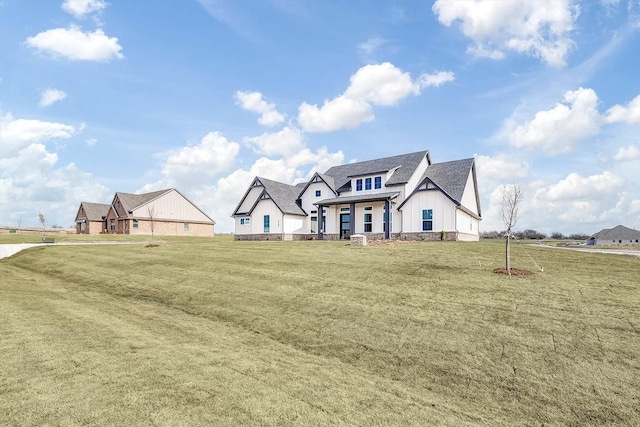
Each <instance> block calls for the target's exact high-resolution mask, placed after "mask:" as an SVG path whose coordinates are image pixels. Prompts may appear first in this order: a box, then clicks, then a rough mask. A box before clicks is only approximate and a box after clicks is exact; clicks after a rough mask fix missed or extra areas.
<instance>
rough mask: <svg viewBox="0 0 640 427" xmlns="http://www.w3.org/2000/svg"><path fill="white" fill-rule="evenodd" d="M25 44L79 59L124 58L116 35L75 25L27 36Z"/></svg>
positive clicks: (60, 55)
mask: <svg viewBox="0 0 640 427" xmlns="http://www.w3.org/2000/svg"><path fill="white" fill-rule="evenodd" d="M25 43H26V45H27V46H29V47H32V48H34V49H37V50H38V51H40V52H43V53H48V54H50V55H52V56H54V57H64V58H67V59H71V60H81V61H109V60H111V59H112V58H119V59H121V58H124V56H123V55H122V53H120V51H121V50H122V46H120V44H118V39H117V38H116V37H108V36H107V35H105V33H104V32H103V31H102V30H101V29H97V30H95V31H94V32H86V33H85V32H83V31H82V29H80V28H79V27H77V26H71V27H69V28H54V29H52V30H47V31H43V32H41V33H39V34H37V35H35V36H33V37H29V38H27V40H26V41H25Z"/></svg>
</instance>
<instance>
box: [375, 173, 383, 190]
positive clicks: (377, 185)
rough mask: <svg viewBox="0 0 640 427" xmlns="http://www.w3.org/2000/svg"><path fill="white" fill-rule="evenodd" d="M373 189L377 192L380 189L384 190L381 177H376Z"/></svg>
mask: <svg viewBox="0 0 640 427" xmlns="http://www.w3.org/2000/svg"><path fill="white" fill-rule="evenodd" d="M373 187H374V188H375V189H376V190H377V189H378V188H382V177H381V176H376V178H375V180H374V182H373Z"/></svg>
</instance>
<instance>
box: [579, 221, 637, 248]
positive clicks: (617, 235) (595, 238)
mask: <svg viewBox="0 0 640 427" xmlns="http://www.w3.org/2000/svg"><path fill="white" fill-rule="evenodd" d="M587 244H588V245H622V244H625V245H638V244H640V231H638V230H634V229H631V228H628V227H625V226H624V225H618V226H616V227H613V228H605V229H603V230H600V231H598V232H597V233H596V234H594V235H592V236H591V237H589V240H588V241H587Z"/></svg>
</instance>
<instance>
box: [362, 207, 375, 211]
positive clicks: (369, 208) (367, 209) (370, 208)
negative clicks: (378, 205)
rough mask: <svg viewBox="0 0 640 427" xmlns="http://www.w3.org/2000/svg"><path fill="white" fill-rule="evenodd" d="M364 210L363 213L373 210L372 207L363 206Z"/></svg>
mask: <svg viewBox="0 0 640 427" xmlns="http://www.w3.org/2000/svg"><path fill="white" fill-rule="evenodd" d="M364 210H365V211H372V210H373V207H371V206H365V208H364Z"/></svg>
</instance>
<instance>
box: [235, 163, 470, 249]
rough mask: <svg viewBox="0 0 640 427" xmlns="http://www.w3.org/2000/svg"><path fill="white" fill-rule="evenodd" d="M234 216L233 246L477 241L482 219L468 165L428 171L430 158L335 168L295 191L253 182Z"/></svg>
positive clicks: (431, 166)
mask: <svg viewBox="0 0 640 427" xmlns="http://www.w3.org/2000/svg"><path fill="white" fill-rule="evenodd" d="M319 213H321V214H319ZM387 213H389V214H388V215H387ZM232 217H233V218H234V219H235V239H236V240H303V239H319V240H321V239H331V240H335V239H347V238H349V236H351V235H353V234H364V235H366V236H367V239H369V240H376V239H402V240H440V239H441V238H446V239H447V240H478V239H479V231H478V225H479V222H480V220H481V218H482V216H481V212H480V201H479V197H478V183H477V179H476V170H475V162H474V159H463V160H455V161H451V162H444V163H435V164H432V163H431V159H430V156H429V152H428V151H419V152H416V153H409V154H402V155H398V156H393V157H386V158H383V159H375V160H368V161H364V162H358V163H349V164H346V165H340V166H334V167H332V168H331V169H329V170H328V171H326V172H325V173H322V174H321V173H316V174H314V175H313V176H312V177H311V179H310V180H309V181H308V182H304V183H301V184H298V185H289V184H284V183H281V182H276V181H272V180H269V179H265V178H261V177H256V178H254V179H253V181H252V182H251V185H250V186H249V188H248V189H247V191H246V192H245V194H244V196H243V197H242V199H241V200H240V203H239V204H238V206H237V207H236V209H235V210H234V212H233V215H232Z"/></svg>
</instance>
